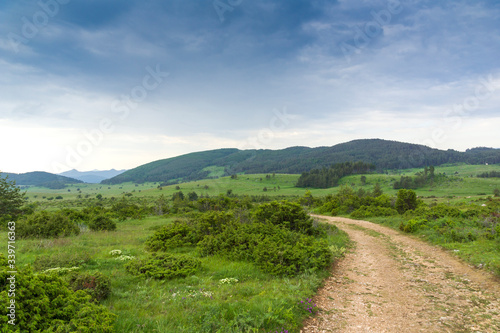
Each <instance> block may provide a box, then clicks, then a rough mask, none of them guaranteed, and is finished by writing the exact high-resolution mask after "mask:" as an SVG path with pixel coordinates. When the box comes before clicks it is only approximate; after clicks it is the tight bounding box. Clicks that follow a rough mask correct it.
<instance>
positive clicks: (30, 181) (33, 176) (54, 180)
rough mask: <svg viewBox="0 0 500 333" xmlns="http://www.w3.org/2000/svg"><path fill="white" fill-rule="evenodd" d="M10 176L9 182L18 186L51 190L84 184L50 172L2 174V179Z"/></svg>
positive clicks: (0, 174)
mask: <svg viewBox="0 0 500 333" xmlns="http://www.w3.org/2000/svg"><path fill="white" fill-rule="evenodd" d="M4 176H8V177H9V180H14V181H15V182H16V184H17V185H30V186H43V187H49V188H61V187H64V185H65V184H78V183H82V181H81V180H78V179H74V178H69V177H65V176H60V175H55V174H52V173H48V172H41V171H35V172H28V173H20V174H17V173H0V177H4Z"/></svg>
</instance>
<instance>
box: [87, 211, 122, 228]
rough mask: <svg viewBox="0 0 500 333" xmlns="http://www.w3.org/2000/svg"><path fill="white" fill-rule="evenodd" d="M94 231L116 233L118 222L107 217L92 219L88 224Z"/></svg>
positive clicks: (101, 216) (99, 216)
mask: <svg viewBox="0 0 500 333" xmlns="http://www.w3.org/2000/svg"><path fill="white" fill-rule="evenodd" d="M87 224H88V227H89V229H90V230H92V231H114V230H116V222H115V221H113V220H112V219H111V218H110V217H109V216H107V215H97V216H94V217H92V218H91V219H90V221H89V222H88V223H87Z"/></svg>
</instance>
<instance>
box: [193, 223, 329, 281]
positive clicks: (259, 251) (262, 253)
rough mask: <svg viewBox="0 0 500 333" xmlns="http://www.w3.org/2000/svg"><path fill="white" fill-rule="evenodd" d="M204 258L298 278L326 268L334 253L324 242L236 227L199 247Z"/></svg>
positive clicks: (254, 226)
mask: <svg viewBox="0 0 500 333" xmlns="http://www.w3.org/2000/svg"><path fill="white" fill-rule="evenodd" d="M198 251H199V253H200V254H201V255H203V256H208V255H221V256H223V257H226V258H228V259H232V260H246V261H250V262H253V263H255V264H256V265H257V266H258V267H260V268H261V269H262V270H263V271H265V272H268V273H271V274H275V275H291V276H292V275H296V274H298V273H300V272H305V271H308V270H311V271H313V270H317V269H321V268H324V267H326V266H327V265H328V264H329V263H330V261H331V259H332V252H331V251H330V250H329V248H328V244H327V243H326V241H324V240H317V239H315V238H314V237H313V236H309V235H304V234H301V233H298V232H296V231H291V230H287V229H283V228H281V227H279V226H275V225H271V224H262V223H251V224H240V225H232V226H230V227H228V228H226V229H225V230H224V231H223V232H222V233H221V234H218V235H210V236H207V237H205V238H204V239H203V240H202V241H201V242H200V243H198Z"/></svg>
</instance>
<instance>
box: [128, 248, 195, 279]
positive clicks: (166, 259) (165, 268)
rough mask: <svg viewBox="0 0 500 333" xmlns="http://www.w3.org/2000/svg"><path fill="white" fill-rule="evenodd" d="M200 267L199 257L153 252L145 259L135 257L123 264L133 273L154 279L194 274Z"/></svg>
mask: <svg viewBox="0 0 500 333" xmlns="http://www.w3.org/2000/svg"><path fill="white" fill-rule="evenodd" d="M200 267H201V261H200V260H199V259H195V258H191V257H188V256H185V255H177V256H174V255H172V254H168V253H154V254H153V255H151V256H150V257H148V258H146V259H136V260H133V261H130V262H129V263H128V264H126V265H125V269H126V270H127V271H128V272H130V273H132V274H134V275H145V276H146V277H151V278H154V279H173V278H177V277H186V276H189V275H192V274H194V273H195V272H196V271H197V270H198V269H199V268H200Z"/></svg>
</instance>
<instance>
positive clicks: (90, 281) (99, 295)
mask: <svg viewBox="0 0 500 333" xmlns="http://www.w3.org/2000/svg"><path fill="white" fill-rule="evenodd" d="M68 282H69V285H70V287H71V289H73V290H74V291H77V290H83V291H85V292H87V293H88V294H89V295H90V296H91V297H92V300H94V301H97V302H100V301H102V300H104V299H106V298H108V296H109V295H110V294H111V279H110V278H109V277H107V276H106V275H104V274H102V273H99V272H94V273H80V274H78V273H73V274H71V275H70V277H69V279H68Z"/></svg>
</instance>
